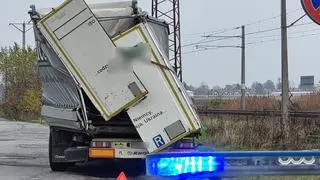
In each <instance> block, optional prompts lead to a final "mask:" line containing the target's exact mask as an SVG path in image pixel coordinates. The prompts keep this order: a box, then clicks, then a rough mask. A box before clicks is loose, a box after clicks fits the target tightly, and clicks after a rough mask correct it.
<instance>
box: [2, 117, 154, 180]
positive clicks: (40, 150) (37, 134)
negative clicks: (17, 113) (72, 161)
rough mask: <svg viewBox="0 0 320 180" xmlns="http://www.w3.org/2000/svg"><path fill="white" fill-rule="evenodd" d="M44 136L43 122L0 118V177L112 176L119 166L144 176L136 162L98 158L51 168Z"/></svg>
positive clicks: (83, 179) (93, 179) (86, 179)
mask: <svg viewBox="0 0 320 180" xmlns="http://www.w3.org/2000/svg"><path fill="white" fill-rule="evenodd" d="M48 137H49V127H47V126H44V125H40V124H31V123H24V122H13V121H6V120H4V119H0V179H5V180H47V179H48V180H58V179H59V180H60V179H70V180H99V179H115V178H116V177H117V175H118V174H119V173H120V172H121V171H122V170H124V171H125V173H126V175H127V176H128V177H129V178H128V179H148V178H146V177H143V176H141V168H142V167H143V166H144V165H143V164H142V163H136V162H130V163H115V162H110V161H108V160H99V161H94V162H90V163H88V164H85V165H78V166H77V167H75V168H72V169H69V170H68V171H66V172H52V171H51V169H50V167H49V162H48ZM139 173H140V174H139Z"/></svg>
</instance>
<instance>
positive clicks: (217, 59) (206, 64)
mask: <svg viewBox="0 0 320 180" xmlns="http://www.w3.org/2000/svg"><path fill="white" fill-rule="evenodd" d="M110 1H112V0H87V2H89V3H93V2H110ZM113 1H114V0H113ZM62 2H63V0H13V1H5V3H2V8H1V11H0V27H1V28H0V34H1V38H0V46H7V45H12V44H13V42H18V43H21V34H20V33H19V32H18V31H16V30H15V29H14V28H13V27H9V26H8V24H9V23H10V22H21V21H23V20H26V21H28V20H29V17H28V15H27V11H28V9H29V5H30V4H35V5H36V6H37V7H38V8H45V7H55V6H57V5H59V4H60V3H62ZM180 2H181V28H182V29H181V31H182V44H184V45H188V44H190V43H194V42H198V41H201V40H205V41H208V40H212V39H204V38H202V37H201V36H203V35H207V34H210V33H209V32H216V31H217V30H218V32H219V33H218V34H215V35H219V36H220V35H240V33H241V32H240V30H239V29H233V27H237V26H241V25H243V24H248V25H247V26H246V31H247V33H251V32H257V31H264V30H268V29H273V28H279V27H280V17H279V15H280V1H279V0H268V1H263V0H241V1H239V0H233V1H225V0H180ZM138 3H139V6H140V7H141V8H142V9H143V10H145V11H148V12H150V7H151V0H138ZM287 11H288V23H289V24H290V23H291V22H294V21H295V20H296V19H298V18H299V17H300V16H302V15H303V14H304V12H303V10H302V8H301V4H300V0H288V7H287ZM310 22H311V20H310V19H309V18H308V17H305V18H304V19H302V20H301V21H299V22H298V23H297V25H299V26H294V27H292V28H290V29H289V31H288V36H289V37H290V39H289V43H288V44H289V77H290V80H291V81H292V82H293V83H294V84H295V85H296V86H297V85H298V84H299V79H300V76H301V75H315V79H316V81H319V80H320V71H319V68H320V60H319V59H318V58H319V55H318V52H317V51H318V50H319V42H320V41H319V40H320V27H319V26H318V25H316V24H313V23H310ZM300 24H302V25H300ZM230 28H231V29H233V30H230ZM221 29H226V30H227V31H219V30H221ZM318 33H319V34H318ZM279 38H280V30H275V31H269V32H264V33H255V34H251V35H247V38H246V41H247V43H253V42H254V44H248V45H247V48H246V62H247V67H246V81H247V83H246V84H247V86H250V85H251V84H252V82H254V81H266V80H268V79H271V80H273V81H277V79H278V77H280V74H281V71H280V70H281V69H280V68H281V51H280V41H279ZM27 43H28V44H29V45H33V34H32V32H29V33H28V36H27ZM202 45H209V46H212V45H214V46H225V45H227V46H229V45H240V39H237V38H235V39H229V40H221V41H213V42H210V43H206V44H202ZM196 51H197V49H195V47H194V46H191V45H190V46H186V47H184V48H183V53H184V54H183V57H182V58H183V75H184V76H183V77H184V81H186V82H187V83H189V84H192V85H199V84H200V83H201V82H205V83H206V84H208V85H209V86H210V87H213V86H215V85H219V86H224V85H225V84H231V83H239V81H240V60H241V59H240V57H241V50H240V49H239V48H220V49H214V50H207V51H199V52H196Z"/></svg>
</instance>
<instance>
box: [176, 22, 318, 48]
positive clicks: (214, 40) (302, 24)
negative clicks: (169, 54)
mask: <svg viewBox="0 0 320 180" xmlns="http://www.w3.org/2000/svg"><path fill="white" fill-rule="evenodd" d="M309 24H313V22H307V23H301V24H295V25H293V26H291V27H290V28H292V27H298V26H305V25H309ZM280 29H281V28H280V27H277V28H270V29H264V30H259V31H253V32H249V33H246V36H249V38H250V36H251V35H255V34H261V33H266V32H272V31H277V30H280ZM231 38H234V37H232V36H230V37H223V38H219V39H211V40H207V41H206V39H204V40H201V41H197V42H194V43H189V44H185V45H183V46H182V47H183V48H184V47H189V46H194V45H199V44H204V43H209V42H216V41H222V40H226V39H231ZM207 39H208V38H207Z"/></svg>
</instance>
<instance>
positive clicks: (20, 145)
mask: <svg viewBox="0 0 320 180" xmlns="http://www.w3.org/2000/svg"><path fill="white" fill-rule="evenodd" d="M18 147H20V148H31V149H32V148H44V147H47V146H46V145H41V144H19V145H18Z"/></svg>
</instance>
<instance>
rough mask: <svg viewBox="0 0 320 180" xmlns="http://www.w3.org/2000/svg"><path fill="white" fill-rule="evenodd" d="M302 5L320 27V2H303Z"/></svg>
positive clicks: (305, 0)
mask: <svg viewBox="0 0 320 180" xmlns="http://www.w3.org/2000/svg"><path fill="white" fill-rule="evenodd" d="M301 3H302V7H303V9H304V10H305V11H306V13H307V15H308V16H309V17H310V18H311V19H312V20H313V21H314V22H315V23H317V24H319V25H320V0H301Z"/></svg>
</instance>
